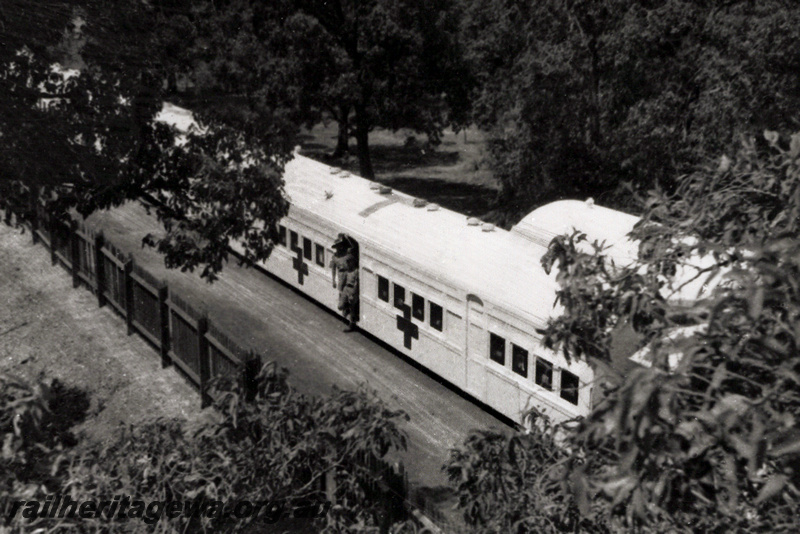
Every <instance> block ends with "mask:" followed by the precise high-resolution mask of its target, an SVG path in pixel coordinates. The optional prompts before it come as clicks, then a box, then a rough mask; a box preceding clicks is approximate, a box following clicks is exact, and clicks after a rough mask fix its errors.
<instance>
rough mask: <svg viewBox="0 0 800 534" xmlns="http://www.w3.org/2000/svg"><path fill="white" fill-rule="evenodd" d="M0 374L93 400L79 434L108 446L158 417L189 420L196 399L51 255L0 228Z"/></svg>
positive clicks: (26, 235)
mask: <svg viewBox="0 0 800 534" xmlns="http://www.w3.org/2000/svg"><path fill="white" fill-rule="evenodd" d="M0 372H2V373H10V374H14V375H17V376H20V377H24V378H29V379H31V378H36V377H37V376H38V375H40V374H44V376H45V378H47V379H52V378H58V379H59V380H61V381H62V382H64V383H66V384H67V385H71V386H76V387H79V388H81V389H83V390H85V391H87V392H88V393H89V394H90V396H91V406H90V409H89V417H88V418H87V419H86V420H85V421H84V422H83V424H82V425H81V426H80V427H79V429H78V430H79V431H80V432H83V433H85V434H86V435H87V436H89V437H91V438H95V439H99V440H107V439H109V438H110V437H111V436H112V435H113V432H114V430H115V429H116V428H117V427H119V425H120V424H127V423H139V422H142V421H146V420H151V419H153V418H156V417H182V418H186V419H189V420H192V419H194V418H196V417H198V415H199V414H200V413H201V412H200V410H199V409H198V408H199V401H198V396H197V393H196V392H195V391H194V390H193V389H192V387H191V386H190V385H189V384H188V383H187V382H186V381H185V380H184V379H183V378H182V377H180V376H179V375H178V374H177V373H175V372H174V371H172V370H170V369H162V368H161V362H160V359H159V358H158V356H157V354H156V353H155V351H154V350H153V349H152V348H151V347H150V346H149V345H147V344H146V343H145V342H144V341H143V340H142V339H141V338H139V337H138V336H127V335H126V330H125V323H124V321H123V320H122V319H121V318H120V317H119V316H117V315H115V314H114V313H113V312H112V311H111V309H110V308H109V307H105V308H98V307H97V300H96V299H95V298H94V296H93V295H92V294H91V293H90V292H88V291H86V290H84V289H78V290H76V289H73V288H72V280H71V278H70V277H69V275H68V274H67V273H66V272H65V271H64V270H63V269H60V268H57V267H53V266H52V265H51V263H50V254H49V252H48V251H47V250H46V249H45V248H44V247H42V246H41V245H36V246H34V245H32V244H31V235H30V233H29V232H25V233H24V234H21V233H20V231H19V230H14V229H11V228H9V227H8V226H6V225H3V224H0Z"/></svg>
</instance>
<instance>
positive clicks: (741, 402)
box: [469, 131, 800, 532]
mask: <svg viewBox="0 0 800 534" xmlns="http://www.w3.org/2000/svg"><path fill="white" fill-rule="evenodd" d="M645 205H646V206H647V209H646V212H645V214H644V216H643V219H642V221H641V222H640V223H639V224H638V225H637V228H636V229H635V231H634V236H635V237H636V238H637V239H638V240H639V242H640V254H639V261H638V262H637V263H635V264H634V265H632V266H629V267H624V268H623V267H622V266H616V268H612V266H611V265H610V264H609V262H608V261H607V260H606V259H605V258H604V256H603V250H602V247H601V246H600V245H599V244H598V246H597V248H596V250H595V251H594V252H593V253H589V252H585V251H584V250H585V249H582V248H581V247H577V246H576V244H577V242H578V241H579V240H580V239H581V238H583V237H585V236H582V235H572V236H564V237H560V238H557V239H556V240H554V242H553V244H552V245H551V247H550V251H549V253H548V255H547V256H546V257H545V258H543V264H544V265H545V267H546V268H548V269H549V268H556V267H557V268H558V269H559V280H560V282H561V284H562V288H561V289H560V291H559V292H558V299H559V301H560V302H561V303H562V304H563V305H564V309H565V313H564V315H563V316H561V317H558V318H556V319H554V320H552V322H551V323H550V325H549V326H548V328H547V330H546V332H545V336H544V341H545V344H547V345H548V346H550V347H551V348H553V349H561V350H564V351H565V354H567V355H568V356H569V357H573V358H576V357H582V358H589V359H599V360H604V359H607V358H608V355H609V353H610V350H609V344H610V342H611V337H612V336H611V335H610V334H611V333H612V332H613V331H614V330H615V329H616V328H618V327H620V326H621V325H628V326H629V327H631V328H633V329H634V330H635V331H636V332H637V333H639V334H640V336H641V339H642V340H643V342H642V343H643V344H644V347H643V348H644V349H645V350H647V351H649V357H648V360H649V361H650V362H651V363H652V365H651V366H650V367H641V368H639V369H638V370H636V371H634V372H632V373H629V374H628V375H627V376H626V377H625V378H624V379H623V380H622V381H621V383H619V384H618V385H617V386H616V387H614V388H613V389H612V390H610V391H609V392H608V394H607V395H606V398H605V399H604V401H602V402H601V403H600V404H599V405H597V406H595V408H594V409H593V411H592V413H591V414H590V415H589V416H588V417H586V418H585V419H584V420H581V421H578V422H577V424H576V425H575V426H573V427H572V428H571V429H570V428H564V429H562V436H563V438H562V439H563V440H564V441H563V443H564V444H565V445H566V450H567V451H569V452H568V456H567V457H568V460H566V461H565V462H561V463H560V464H558V465H557V466H551V467H545V469H546V470H547V471H549V472H550V473H552V474H553V476H556V477H558V478H559V479H560V480H563V481H564V485H563V486H562V487H560V488H559V487H556V488H555V490H554V489H552V488H551V489H550V490H547V489H545V490H542V491H545V492H546V493H548V494H549V495H551V496H552V495H562V496H569V497H570V499H571V502H572V503H573V506H574V507H575V509H576V510H578V511H579V512H580V514H581V516H582V517H583V518H584V519H588V520H590V521H592V523H593V524H595V525H597V526H603V525H605V528H608V530H609V531H619V530H620V529H640V530H642V531H644V532H662V531H668V530H669V531H678V532H684V531H685V532H690V531H707V532H712V531H713V532H725V531H736V532H763V531H781V530H784V531H785V530H792V529H793V528H794V526H795V525H796V517H797V513H798V504H797V503H798V496H800V495H799V493H800V492H799V490H798V488H799V487H800V486H798V484H800V479H798V473H797V470H796V465H797V461H798V459H799V458H798V457H799V456H800V429H799V428H798V426H797V421H798V416H800V374H798V369H800V360H799V359H798V358H800V350H798V349H800V334H799V333H798V330H797V328H796V325H797V324H798V320H800V292H798V286H797V283H796V281H797V277H798V275H799V274H800V264H799V263H798V258H800V255H799V254H798V252H799V251H800V241H798V239H797V235H798V233H797V230H798V224H800V134H794V135H792V136H791V138H790V139H785V138H781V137H780V136H779V134H778V133H777V132H771V131H767V132H765V135H764V140H761V141H758V142H757V141H756V140H755V139H751V140H747V141H746V142H745V144H744V146H743V147H742V149H741V150H740V151H739V152H738V154H737V155H736V156H735V157H732V158H729V157H727V156H726V157H723V158H722V159H721V160H720V161H719V164H713V165H707V166H705V167H704V168H702V169H700V170H698V171H696V172H694V173H692V174H690V175H687V176H684V177H682V178H681V179H680V181H679V184H678V186H677V188H676V190H675V191H674V192H672V193H669V194H667V193H665V192H663V191H659V190H655V191H653V192H651V194H650V195H649V196H648V198H647V201H646V203H645ZM692 279H698V280H700V281H707V282H708V284H709V287H710V289H709V290H708V292H707V293H706V294H705V295H703V296H702V298H696V299H694V300H690V301H687V299H686V298H685V297H686V296H687V295H686V293H685V290H684V292H683V293H680V295H681V297H682V298H681V299H679V300H676V299H675V298H674V295H675V292H676V291H677V290H679V289H680V287H681V286H686V285H687V284H688V283H689V281H690V280H692ZM676 355H678V356H679V357H678V358H676ZM530 447H532V446H529V447H528V448H524V450H525V451H527V450H529V449H530ZM470 450H476V447H471V449H470ZM534 450H535V449H534ZM522 454H523V453H515V457H517V458H518V457H520V456H521V455H522ZM511 461H513V457H512V458H511ZM472 465H475V462H472ZM471 476H472V477H473V478H474V477H478V478H480V472H474V473H472V474H471ZM537 491H539V490H537ZM520 499H521V497H517V496H516V495H513V496H510V497H508V502H503V503H502V506H503V507H504V508H503V509H504V510H508V509H509V508H512V507H513V506H515V505H516V506H519V507H522V508H523V510H524V513H523V514H522V515H523V516H525V514H529V515H536V516H538V515H540V512H538V511H537V510H534V509H532V508H530V507H527V503H526V502H520ZM469 502H470V503H471V502H472V501H469ZM498 508H499V507H498ZM506 517H507V516H506ZM523 531H524V530H523Z"/></svg>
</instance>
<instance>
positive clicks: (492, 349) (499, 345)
mask: <svg viewBox="0 0 800 534" xmlns="http://www.w3.org/2000/svg"><path fill="white" fill-rule="evenodd" d="M489 357H490V358H491V359H492V360H493V361H496V362H497V363H499V364H500V365H505V364H506V340H505V339H504V338H502V337H500V336H498V335H497V334H492V333H491V332H490V333H489Z"/></svg>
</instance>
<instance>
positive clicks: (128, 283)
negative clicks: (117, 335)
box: [124, 255, 134, 335]
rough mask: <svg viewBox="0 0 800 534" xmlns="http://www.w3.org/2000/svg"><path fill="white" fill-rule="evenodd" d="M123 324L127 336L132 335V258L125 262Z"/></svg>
mask: <svg viewBox="0 0 800 534" xmlns="http://www.w3.org/2000/svg"><path fill="white" fill-rule="evenodd" d="M124 270H125V322H126V323H127V324H128V335H131V334H133V305H134V304H133V277H132V276H131V271H133V256H132V255H131V256H129V257H128V261H126V262H125V267H124Z"/></svg>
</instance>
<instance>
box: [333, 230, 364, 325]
mask: <svg viewBox="0 0 800 534" xmlns="http://www.w3.org/2000/svg"><path fill="white" fill-rule="evenodd" d="M331 268H332V275H333V283H334V286H335V287H336V288H337V290H338V291H339V311H340V312H341V313H342V315H343V316H344V318H345V320H346V321H347V330H346V331H348V332H350V331H353V330H355V329H356V323H357V322H358V318H359V280H358V277H359V276H358V268H359V250H358V242H357V241H356V240H355V239H353V238H352V237H351V236H349V235H347V234H344V233H340V234H339V235H338V236H337V237H336V241H334V243H333V260H332V261H331Z"/></svg>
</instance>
